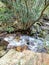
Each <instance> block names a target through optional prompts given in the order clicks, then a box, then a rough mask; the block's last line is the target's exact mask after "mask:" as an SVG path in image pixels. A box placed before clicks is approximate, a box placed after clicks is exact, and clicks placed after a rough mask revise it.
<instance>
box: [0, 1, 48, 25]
mask: <svg viewBox="0 0 49 65" xmlns="http://www.w3.org/2000/svg"><path fill="white" fill-rule="evenodd" d="M47 1H49V0H46V4H47ZM0 2H2V3H3V4H4V5H5V6H4V5H3V6H2V7H0V21H3V22H4V21H6V23H7V21H9V20H10V19H12V18H13V16H15V18H16V19H17V20H18V21H19V22H22V23H23V24H24V23H26V22H27V23H28V22H34V21H36V20H37V19H38V18H39V17H40V16H41V13H42V11H43V9H44V7H45V0H0Z"/></svg>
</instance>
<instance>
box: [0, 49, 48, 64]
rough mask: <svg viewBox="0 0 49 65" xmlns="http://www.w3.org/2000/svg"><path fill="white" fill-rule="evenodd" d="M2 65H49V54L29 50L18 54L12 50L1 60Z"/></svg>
mask: <svg viewBox="0 0 49 65" xmlns="http://www.w3.org/2000/svg"><path fill="white" fill-rule="evenodd" d="M0 65H49V54H46V53H34V52H32V51H29V50H24V51H23V52H17V51H15V50H14V49H11V50H10V51H9V52H8V53H7V54H6V55H5V56H3V57H2V58H1V59H0Z"/></svg>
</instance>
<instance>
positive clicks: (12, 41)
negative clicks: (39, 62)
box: [0, 34, 49, 57]
mask: <svg viewBox="0 0 49 65" xmlns="http://www.w3.org/2000/svg"><path fill="white" fill-rule="evenodd" d="M10 49H15V50H16V51H19V52H22V51H23V50H30V51H33V52H38V53H49V41H46V40H44V39H43V38H34V37H31V36H28V35H21V34H20V35H16V34H7V35H5V36H4V37H1V36H0V57H2V56H4V55H5V54H6V53H7V52H8V51H9V50H10Z"/></svg>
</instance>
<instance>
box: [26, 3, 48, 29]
mask: <svg viewBox="0 0 49 65" xmlns="http://www.w3.org/2000/svg"><path fill="white" fill-rule="evenodd" d="M48 6H49V3H48V4H47V5H46V6H45V7H44V9H43V10H42V12H41V15H40V17H39V18H38V19H37V20H36V21H34V22H33V23H32V24H31V25H30V26H29V27H28V28H27V29H30V27H31V26H32V25H33V24H34V23H35V22H37V21H38V20H39V19H40V18H41V17H42V15H43V12H44V11H45V10H46V8H47V7H48Z"/></svg>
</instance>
